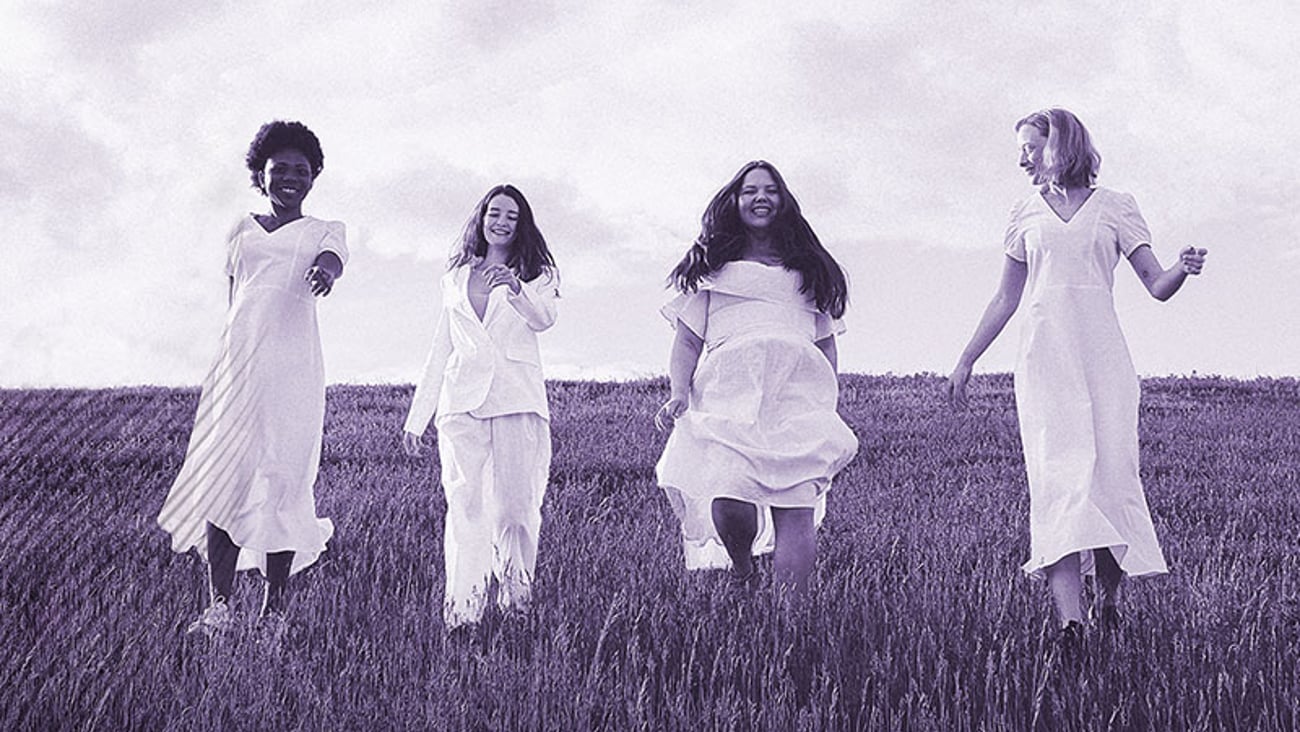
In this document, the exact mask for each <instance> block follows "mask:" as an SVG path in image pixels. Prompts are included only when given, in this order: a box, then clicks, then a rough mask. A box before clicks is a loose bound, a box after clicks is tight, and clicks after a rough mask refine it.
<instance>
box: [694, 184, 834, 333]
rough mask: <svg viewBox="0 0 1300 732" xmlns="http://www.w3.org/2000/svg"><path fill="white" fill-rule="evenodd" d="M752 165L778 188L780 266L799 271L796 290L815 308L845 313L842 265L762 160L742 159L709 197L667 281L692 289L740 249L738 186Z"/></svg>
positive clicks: (743, 233) (776, 224)
mask: <svg viewBox="0 0 1300 732" xmlns="http://www.w3.org/2000/svg"><path fill="white" fill-rule="evenodd" d="M755 168H762V169H764V170H766V171H767V172H768V173H771V174H772V179H773V180H775V181H776V185H777V188H778V189H779V191H780V195H781V203H780V205H779V206H778V207H777V213H776V219H775V220H774V221H773V222H772V229H773V232H772V233H773V241H774V243H776V245H777V248H778V251H779V253H780V256H781V265H782V266H783V267H785V268H786V269H792V270H796V271H798V272H799V274H800V276H801V277H802V280H803V282H802V284H801V285H800V288H799V291H800V292H802V293H804V294H805V295H807V296H808V297H810V298H811V299H812V300H813V302H815V303H816V305H817V309H818V310H820V311H822V312H823V313H826V314H828V315H830V316H831V317H835V318H838V317H840V316H842V315H844V308H845V306H846V305H848V301H849V286H848V281H847V279H846V278H845V276H844V270H843V269H841V268H840V265H839V264H838V263H837V262H836V261H835V259H834V258H833V257H831V255H830V252H828V251H826V248H825V247H823V246H822V243H821V241H820V240H819V239H818V238H817V234H816V233H814V232H813V230H812V227H811V226H809V225H808V221H807V220H806V219H804V217H803V212H802V211H800V209H799V202H798V201H796V200H795V198H794V194H792V193H790V188H789V187H788V186H786V184H785V179H784V178H782V177H781V173H780V172H779V171H777V169H776V166H774V165H772V164H771V163H769V162H767V161H765V160H754V161H752V162H749V163H746V164H745V166H744V167H742V168H741V169H740V171H739V172H738V173H736V175H735V177H734V178H732V179H731V182H730V183H728V184H727V185H725V186H723V187H722V190H720V191H718V192H717V194H715V195H714V196H713V200H712V201H709V205H708V207H707V208H705V209H704V216H703V217H702V218H701V225H700V235H699V237H698V238H696V239H695V243H694V244H692V245H691V248H690V249H689V250H688V251H687V252H686V255H685V256H684V257H682V260H681V261H680V262H678V263H677V266H676V267H674V268H673V271H672V273H671V274H669V275H668V280H669V282H670V284H671V285H672V286H674V287H676V288H677V289H678V290H680V291H681V292H695V291H696V290H697V289H698V288H699V286H700V281H701V280H703V279H705V278H706V277H708V276H709V275H711V274H713V273H714V272H717V271H718V270H719V269H722V266H723V265H724V264H726V263H728V262H734V261H736V260H738V259H740V258H741V255H743V254H744V252H745V245H746V239H747V237H748V232H747V231H746V229H745V226H744V224H742V223H741V221H740V205H739V198H740V188H741V185H742V184H743V183H744V181H745V176H746V175H748V174H749V172H750V171H751V170H754V169H755Z"/></svg>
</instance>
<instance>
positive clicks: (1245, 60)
mask: <svg viewBox="0 0 1300 732" xmlns="http://www.w3.org/2000/svg"><path fill="white" fill-rule="evenodd" d="M359 7H360V6H359V5H358V4H357V3H355V2H353V0H346V1H342V0H326V1H324V2H317V1H313V2H299V1H298V0H286V1H285V2H278V3H254V2H238V1H226V2H213V3H199V4H193V3H174V2H170V1H155V0H142V1H140V2H134V3H113V4H108V3H73V2H36V1H31V2H26V1H20V2H13V1H12V0H0V27H3V28H5V43H4V44H3V46H2V47H0V100H3V103H2V104H0V149H3V151H4V152H3V155H2V156H0V223H2V224H3V227H4V228H3V231H4V237H3V244H0V246H2V247H3V252H4V254H3V259H2V262H3V264H0V387H13V388H29V387H52V386H60V387H61V386H89V387H108V386H126V385H142V384H158V385H167V386H183V385H196V384H198V383H199V382H200V381H201V379H202V378H203V375H204V374H205V373H206V371H207V369H208V366H209V364H210V362H211V360H212V358H213V356H214V355H215V351H216V346H217V340H218V337H219V335H220V332H221V327H222V323H223V318H224V315H225V308H226V297H227V291H226V288H227V283H226V280H225V276H224V273H223V262H224V235H225V233H226V231H227V230H229V228H230V226H231V225H232V224H233V222H234V221H235V220H237V219H238V217H240V216H242V215H247V213H248V212H250V211H259V212H260V211H263V210H266V202H265V199H264V198H262V197H261V196H260V195H259V194H257V193H256V192H255V191H254V190H253V189H252V188H251V187H250V186H249V180H248V174H247V171H246V170H245V169H244V167H243V157H244V153H245V151H246V149H247V146H248V143H249V141H250V140H251V139H252V136H253V134H254V132H255V131H256V130H257V128H258V127H259V126H260V125H261V124H262V123H263V122H266V121H268V120H271V119H290V120H301V121H303V122H304V123H306V124H307V125H308V126H309V127H311V128H312V129H313V130H314V131H315V132H316V133H317V135H318V136H319V137H320V139H321V142H322V146H323V148H324V151H325V169H324V172H323V173H322V174H321V176H320V178H319V179H317V181H316V185H315V188H314V189H313V190H312V192H311V195H310V197H309V198H308V199H307V201H306V204H305V206H304V212H305V213H307V214H310V215H313V216H316V217H318V218H324V219H336V220H341V221H344V222H345V223H346V224H347V230H348V243H349V246H350V249H351V259H350V261H349V263H348V266H347V269H346V271H345V273H344V276H343V279H341V280H340V281H339V282H338V284H337V286H336V288H335V290H334V292H333V294H331V295H330V296H329V297H327V298H324V299H322V300H320V301H319V304H318V311H319V316H320V323H321V338H322V342H323V347H324V352H325V361H326V378H327V380H328V381H329V382H331V383H410V382H413V381H414V380H415V379H417V378H418V376H419V371H420V367H421V365H422V363H423V360H424V356H425V353H426V352H427V350H428V346H429V343H430V341H431V338H432V333H433V326H434V322H435V317H436V306H437V303H438V291H437V287H438V285H437V281H438V278H439V276H440V274H441V272H442V271H443V270H444V268H445V262H446V257H447V254H448V252H449V251H450V249H451V247H452V245H453V244H454V242H455V239H456V237H457V235H458V234H459V232H460V230H461V228H462V226H463V225H464V223H465V220H466V218H467V217H468V216H469V215H470V213H471V211H472V209H473V207H474V205H475V203H476V202H477V201H478V199H479V198H480V197H481V196H482V195H483V194H484V193H485V192H486V191H487V189H488V188H490V187H491V186H492V185H494V184H496V183H499V182H512V183H514V184H515V185H517V186H518V187H519V188H520V189H522V190H523V192H524V194H525V195H526V196H527V197H528V198H529V201H530V203H531V204H532V206H533V209H534V211H535V213H536V216H537V221H538V224H539V226H540V228H541V230H542V232H543V234H544V235H545V236H546V238H547V241H548V242H549V243H550V245H551V249H552V251H553V253H554V255H555V258H556V260H557V263H558V265H559V268H560V271H561V276H562V281H563V286H562V290H561V293H562V296H563V300H562V302H561V306H560V307H561V309H560V320H559V322H558V323H557V325H556V326H555V327H554V328H553V329H551V330H550V331H548V332H546V333H544V334H543V335H542V336H541V347H542V358H543V361H544V362H545V364H546V373H547V375H548V377H551V378H566V379H567V378H583V379H624V378H639V377H644V376H651V375H657V374H662V373H664V372H665V371H666V364H667V359H668V351H669V347H670V345H671V340H672V333H671V330H670V329H669V327H668V325H667V322H666V321H664V320H663V319H662V318H661V316H660V315H659V314H658V309H659V307H660V306H661V305H662V304H663V303H664V302H666V301H667V300H668V299H669V298H670V297H671V293H670V292H668V291H667V290H666V289H665V277H666V275H667V273H668V271H669V270H670V269H671V268H672V266H673V265H674V263H675V262H676V261H677V260H678V259H679V258H680V257H681V256H682V254H683V252H684V251H685V250H686V248H687V247H688V246H689V244H690V243H691V241H692V240H693V239H694V238H695V236H696V235H697V234H698V233H699V221H700V215H701V214H702V213H703V210H704V207H705V205H706V204H707V203H708V201H709V199H710V198H711V197H712V195H713V194H714V193H715V192H716V191H717V190H718V189H719V188H720V187H721V186H722V185H724V184H725V183H726V182H727V181H728V180H730V178H731V177H732V175H733V174H734V173H735V172H736V170H738V169H739V168H740V167H741V165H743V164H744V163H745V162H746V161H749V160H752V159H757V158H762V159H765V160H769V161H771V162H773V163H774V164H775V165H776V166H777V167H778V168H779V169H780V170H781V172H782V174H783V175H784V177H785V179H786V181H787V183H788V184H789V186H790V189H791V191H792V192H793V194H794V195H795V196H796V197H797V199H798V200H799V202H800V205H801V207H802V208H803V211H804V214H805V216H806V217H807V219H808V221H809V222H810V223H811V225H812V226H813V228H814V229H815V230H816V232H817V233H818V235H819V237H820V238H821V240H822V242H823V243H824V244H825V245H826V247H827V248H828V249H829V250H830V251H831V253H832V254H833V255H834V256H835V258H836V259H837V260H838V261H839V262H840V263H841V265H843V267H844V268H845V270H846V271H847V273H848V276H849V281H850V308H849V312H848V315H847V317H846V321H845V322H846V325H847V327H848V332H847V333H846V334H845V335H844V336H843V337H842V338H841V339H840V341H839V352H840V365H841V370H843V371H849V372H858V373H895V374H911V373H918V372H934V373H947V372H948V371H949V370H950V369H951V368H952V366H953V365H954V363H955V361H956V359H957V356H958V354H959V353H960V352H961V350H962V348H963V347H964V345H965V343H966V341H967V340H968V339H969V337H970V335H971V332H972V331H973V329H974V327H975V324H976V322H977V321H978V319H979V315H980V313H981V312H982V310H983V308H984V306H985V305H986V304H987V302H988V300H989V298H990V297H991V296H992V294H993V292H994V290H995V288H996V285H997V281H998V276H999V273H1000V270H1001V267H1002V261H1003V254H1002V237H1003V231H1004V229H1005V226H1006V217H1007V213H1008V211H1009V210H1010V208H1011V206H1012V204H1013V203H1015V202H1016V201H1017V200H1018V199H1020V198H1022V197H1024V196H1026V195H1029V194H1030V193H1032V190H1031V188H1030V186H1029V184H1028V181H1027V179H1026V178H1025V176H1024V175H1023V173H1022V172H1021V171H1020V170H1019V168H1018V167H1017V149H1016V142H1015V134H1014V130H1013V125H1014V122H1015V120H1017V119H1019V118H1020V117H1021V116H1023V115H1024V114H1026V113H1028V112H1030V111H1033V110H1035V109H1039V108H1043V107H1047V106H1064V107H1066V108H1069V109H1071V110H1072V111H1074V112H1075V113H1076V114H1078V116H1079V117H1080V118H1081V119H1082V120H1083V121H1084V123H1085V124H1086V125H1087V126H1088V128H1089V130H1090V132H1091V133H1092V135H1093V139H1094V142H1095V143H1096V145H1097V147H1098V149H1099V151H1100V152H1101V155H1102V167H1101V175H1100V178H1099V181H1098V182H1099V184H1101V185H1104V186H1108V187H1111V188H1115V189H1118V190H1122V191H1127V192H1130V193H1132V194H1133V195H1134V196H1135V197H1136V199H1137V201H1138V203H1139V206H1140V207H1141V210H1142V212H1143V214H1144V215H1145V217H1146V219H1147V221H1148V223H1149V224H1150V227H1151V230H1152V238H1153V249H1154V251H1155V253H1156V256H1157V257H1158V258H1159V259H1160V261H1161V262H1162V263H1164V264H1166V265H1169V264H1172V262H1173V261H1174V260H1175V258H1176V256H1177V252H1178V251H1179V249H1180V248H1181V247H1183V246H1186V245H1196V246H1200V247H1205V248H1206V249H1208V250H1209V255H1208V258H1207V264H1206V268H1205V273H1204V275H1202V276H1201V277H1200V278H1194V279H1191V280H1189V281H1188V283H1187V285H1186V286H1185V287H1184V289H1183V291H1182V292H1180V293H1179V294H1178V295H1177V296H1176V297H1174V298H1173V299H1172V300H1171V301H1169V302H1167V303H1159V302H1157V301H1155V300H1153V299H1151V298H1150V297H1149V296H1148V295H1147V294H1146V292H1145V290H1143V289H1142V287H1141V285H1140V284H1139V283H1138V280H1137V278H1136V276H1134V275H1133V272H1132V270H1131V268H1129V267H1128V265H1127V264H1126V263H1124V262H1121V263H1120V270H1119V272H1118V273H1117V277H1116V280H1117V284H1116V290H1115V293H1116V294H1115V299H1116V307H1117V309H1118V310H1119V313H1120V321H1121V323H1122V325H1123V327H1124V329H1125V333H1126V335H1127V338H1128V342H1129V347H1130V350H1131V352H1132V354H1133V359H1134V363H1135V365H1136V366H1137V369H1138V371H1139V372H1140V373H1142V374H1146V375H1165V374H1191V373H1193V372H1195V373H1199V374H1221V375H1225V376H1231V377H1238V378H1253V377H1255V376H1259V375H1264V376H1287V375H1290V376H1294V375H1297V374H1298V373H1300V328H1297V327H1296V326H1295V323H1296V320H1297V315H1300V298H1298V297H1297V295H1296V294H1295V293H1296V282H1297V280H1298V277H1297V275H1300V237H1298V236H1297V232H1300V214H1298V213H1297V210H1300V209H1297V207H1296V206H1295V205H1293V204H1292V203H1291V201H1290V199H1291V198H1292V197H1293V196H1294V195H1295V193H1296V188H1297V186H1296V183H1297V173H1296V171H1295V169H1294V165H1293V158H1294V151H1295V150H1296V149H1297V146H1298V145H1300V122H1297V117H1296V110H1297V109H1300V83H1297V77H1296V74H1297V71H1296V69H1300V51H1297V48H1298V46H1297V44H1295V43H1294V37H1295V35H1296V31H1297V30H1298V29H1300V9H1297V6H1296V5H1295V4H1294V3H1292V2H1290V1H1289V0H1275V1H1271V0H1262V1H1261V2H1255V3H1251V4H1250V5H1249V10H1240V9H1230V8H1229V7H1228V4H1224V3H1210V2H1195V1H1193V2H1153V3H1133V2H1069V3H1066V2H1034V3H1028V2H1014V1H1012V2H1007V1H1003V2H987V3H948V2H924V1H921V2H915V1H910V0H909V1H901V0H900V1H895V0H886V1H883V2H871V3H856V2H846V3H840V4H836V3H816V2H812V3H788V2H782V3H766V2H726V1H725V0H724V1H722V2H713V3H689V2H589V3H582V2H574V3H569V2H550V3H548V2H534V3H514V2H497V1H495V0H493V1H489V2H483V3H453V2H441V3H438V2H423V1H421V2H376V3H366V4H365V10H358V8H359ZM1243 7H1244V6H1243ZM1018 320H1019V319H1018V318H1017V319H1013V320H1012V322H1011V323H1010V324H1009V326H1008V329H1007V331H1005V332H1004V333H1003V335H1002V336H1001V337H1000V338H999V339H998V340H997V341H996V342H995V343H994V345H993V347H992V348H990V350H989V351H988V352H987V353H986V354H985V356H984V358H983V359H982V360H981V361H980V362H979V363H978V364H977V367H976V370H977V371H1009V370H1011V368H1012V367H1013V365H1014V362H1015V353H1016V345H1017V340H1018V331H1019V323H1018Z"/></svg>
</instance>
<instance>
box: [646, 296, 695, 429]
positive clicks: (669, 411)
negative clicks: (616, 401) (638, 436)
mask: <svg viewBox="0 0 1300 732" xmlns="http://www.w3.org/2000/svg"><path fill="white" fill-rule="evenodd" d="M703 350H704V340H703V339H702V338H700V337H699V336H697V335H695V333H694V332H693V331H692V330H691V329H690V328H688V327H686V324H685V323H683V322H682V321H680V320H678V321H677V335H676V336H675V337H674V338H673V350H672V354H671V355H670V356H669V357H668V381H669V384H670V388H671V394H670V396H669V397H668V401H667V402H665V403H664V405H663V406H662V407H660V408H659V412H658V413H657V414H656V415H655V427H657V428H659V430H660V431H663V430H667V429H669V428H671V427H672V424H673V422H675V421H676V420H677V418H678V417H680V416H681V415H682V413H683V412H685V411H686V405H687V403H688V401H689V398H690V393H691V382H692V380H694V378H695V366H696V364H698V363H699V361H700V353H701V352H703Z"/></svg>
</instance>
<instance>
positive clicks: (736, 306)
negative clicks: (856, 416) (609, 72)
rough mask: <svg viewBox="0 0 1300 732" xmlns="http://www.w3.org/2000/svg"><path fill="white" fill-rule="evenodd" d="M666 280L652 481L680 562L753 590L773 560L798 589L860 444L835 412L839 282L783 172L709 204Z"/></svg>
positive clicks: (763, 173)
mask: <svg viewBox="0 0 1300 732" xmlns="http://www.w3.org/2000/svg"><path fill="white" fill-rule="evenodd" d="M670 280H671V282H672V284H673V286H675V287H676V289H677V290H678V291H679V293H680V294H679V295H678V296H677V297H676V299H674V300H673V301H672V302H671V303H669V304H668V305H667V306H666V307H665V308H664V309H663V314H664V315H665V317H667V318H668V319H669V321H670V322H672V324H673V327H674V328H675V330H676V337H675V339H674V341H673V347H672V355H671V357H670V361H669V377H670V381H671V396H670V398H669V399H668V401H667V402H666V403H665V404H664V405H663V406H662V407H661V408H660V409H659V412H658V413H657V414H656V415H655V423H656V425H657V426H658V427H659V428H660V429H661V430H668V429H671V430H672V435H671V436H670V437H669V438H668V444H667V445H666V446H665V447H664V452H663V456H662V457H661V458H660V460H659V464H658V466H657V472H658V478H659V485H660V486H661V487H662V488H663V489H664V492H665V493H666V494H667V496H668V499H669V501H670V503H671V504H672V506H673V509H674V511H675V512H676V514H677V516H678V518H679V519H680V520H681V524H682V539H683V545H684V552H685V559H686V566H687V568H689V569H695V568H707V567H721V568H725V567H730V568H731V569H732V571H733V573H734V576H735V577H736V578H737V580H738V581H741V582H746V583H748V582H750V581H751V580H752V579H753V578H754V576H755V569H754V561H753V558H754V555H755V554H761V553H765V552H769V551H775V561H774V567H775V572H776V577H777V580H778V581H779V582H781V583H784V584H788V585H792V586H794V587H795V588H797V589H802V588H803V587H805V586H806V584H807V581H808V577H809V575H811V573H812V570H813V565H814V560H815V558H816V527H817V526H818V525H819V524H820V522H821V518H822V516H823V514H824V513H825V507H826V492H827V491H828V490H829V489H830V484H831V478H832V477H833V476H834V475H835V474H836V473H837V472H839V471H840V469H842V468H843V467H844V466H845V465H846V464H847V463H848V462H849V460H851V459H852V458H853V456H854V455H855V454H856V453H857V448H858V442H857V438H856V437H855V436H854V435H853V432H852V431H851V430H850V429H849V427H848V425H846V424H845V423H844V422H843V420H841V419H840V418H839V415H838V414H836V411H835V409H836V401H837V399H838V395H839V384H838V380H837V377H836V365H837V364H836V361H837V352H836V346H835V336H836V335H838V334H840V333H842V332H843V326H842V325H841V323H840V320H839V319H840V317H841V316H842V315H843V314H844V308H845V305H846V303H847V301H848V285H847V282H846V279H845V276H844V272H843V270H842V269H841V268H840V266H839V264H837V263H836V261H835V259H834V258H833V257H831V255H830V253H829V252H827V251H826V249H825V247H823V246H822V244H821V242H820V241H819V240H818V238H817V235H816V234H815V233H814V232H813V230H812V227H811V226H809V225H808V222H807V220H805V219H804V216H803V213H802V212H801V211H800V209H799V204H798V202H797V201H795V198H794V195H793V194H791V193H790V189H789V188H788V187H787V186H786V184H785V181H784V179H782V177H781V174H780V173H779V172H778V171H777V169H776V168H775V167H774V166H773V165H772V164H771V163H768V162H764V161H754V162H751V163H749V164H747V165H745V166H744V167H743V168H741V169H740V171H739V172H738V173H736V175H735V177H734V178H732V180H731V182H730V183H728V184H727V185H726V186H724V187H723V188H722V190H720V191H718V193H717V194H716V195H715V196H714V197H713V200H712V201H711V202H710V203H709V205H708V207H707V208H706V209H705V212H704V216H703V219H702V222H701V228H700V235H699V237H698V238H697V239H696V240H695V243H694V244H693V245H692V246H691V248H690V249H689V250H688V251H687V252H686V255H685V256H684V257H683V258H682V260H681V262H679V263H678V264H677V266H676V267H675V268H674V269H673V271H672V274H671V275H670Z"/></svg>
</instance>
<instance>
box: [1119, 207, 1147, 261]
mask: <svg viewBox="0 0 1300 732" xmlns="http://www.w3.org/2000/svg"><path fill="white" fill-rule="evenodd" d="M1115 217H1116V221H1115V239H1116V241H1115V243H1116V244H1117V245H1118V246H1119V251H1120V252H1121V253H1122V254H1123V255H1124V256H1125V257H1127V256H1130V255H1131V254H1133V251H1134V250H1135V249H1137V248H1138V247H1140V246H1142V245H1143V244H1146V245H1148V246H1149V245H1150V244H1151V231H1150V230H1149V229H1148V228H1147V222H1146V219H1144V218H1142V212H1141V211H1139V210H1138V205H1137V199H1135V198H1133V195H1132V194H1129V193H1121V194H1119V203H1118V205H1117V206H1116V207H1115Z"/></svg>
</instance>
